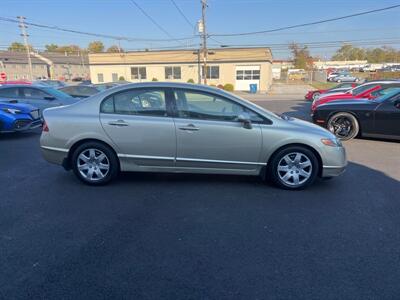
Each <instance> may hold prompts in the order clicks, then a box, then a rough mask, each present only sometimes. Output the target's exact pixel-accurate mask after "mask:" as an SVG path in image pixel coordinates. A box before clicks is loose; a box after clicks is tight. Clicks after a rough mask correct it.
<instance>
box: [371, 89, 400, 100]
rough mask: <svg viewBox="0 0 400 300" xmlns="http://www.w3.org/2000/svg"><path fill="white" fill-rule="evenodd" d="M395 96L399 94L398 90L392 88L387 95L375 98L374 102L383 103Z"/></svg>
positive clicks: (399, 90)
mask: <svg viewBox="0 0 400 300" xmlns="http://www.w3.org/2000/svg"><path fill="white" fill-rule="evenodd" d="M397 94H400V88H394V89H392V90H391V91H390V92H388V93H387V94H385V95H383V96H380V97H378V98H376V99H375V100H374V101H376V102H384V101H386V100H388V99H390V98H392V97H393V96H395V95H397Z"/></svg>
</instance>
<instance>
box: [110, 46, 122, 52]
mask: <svg viewBox="0 0 400 300" xmlns="http://www.w3.org/2000/svg"><path fill="white" fill-rule="evenodd" d="M107 52H108V53H119V52H124V50H123V49H122V48H119V47H118V46H117V45H112V46H110V47H108V49H107Z"/></svg>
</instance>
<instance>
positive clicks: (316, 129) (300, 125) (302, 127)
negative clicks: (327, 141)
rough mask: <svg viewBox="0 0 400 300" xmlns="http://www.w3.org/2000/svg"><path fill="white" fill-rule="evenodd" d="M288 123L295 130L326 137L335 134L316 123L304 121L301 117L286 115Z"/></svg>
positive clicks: (332, 136) (331, 136)
mask: <svg viewBox="0 0 400 300" xmlns="http://www.w3.org/2000/svg"><path fill="white" fill-rule="evenodd" d="M285 120H286V121H287V122H288V123H289V125H291V126H292V127H295V128H296V129H297V130H299V131H301V132H304V131H306V132H310V133H311V132H312V133H314V134H317V135H320V136H321V137H326V138H335V136H334V135H333V134H332V133H331V132H329V131H328V130H326V129H325V128H323V127H321V126H318V125H316V124H313V123H311V122H308V121H304V120H301V119H297V118H293V117H286V119H285Z"/></svg>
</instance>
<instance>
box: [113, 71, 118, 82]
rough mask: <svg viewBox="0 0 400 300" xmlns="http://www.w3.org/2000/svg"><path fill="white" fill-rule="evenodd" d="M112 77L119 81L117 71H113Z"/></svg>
mask: <svg viewBox="0 0 400 300" xmlns="http://www.w3.org/2000/svg"><path fill="white" fill-rule="evenodd" d="M111 77H112V81H114V82H115V81H118V74H117V73H112V74H111Z"/></svg>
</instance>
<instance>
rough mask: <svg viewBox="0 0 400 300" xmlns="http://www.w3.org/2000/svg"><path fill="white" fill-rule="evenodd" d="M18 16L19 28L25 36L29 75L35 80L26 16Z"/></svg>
mask: <svg viewBox="0 0 400 300" xmlns="http://www.w3.org/2000/svg"><path fill="white" fill-rule="evenodd" d="M17 18H18V19H19V28H21V36H22V37H23V38H24V44H25V48H26V54H27V56H28V64H29V77H30V78H29V79H30V80H31V81H32V80H33V71H32V60H31V50H30V49H29V43H28V34H27V33H26V28H27V26H26V25H25V23H24V20H25V17H23V16H18V17H17Z"/></svg>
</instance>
